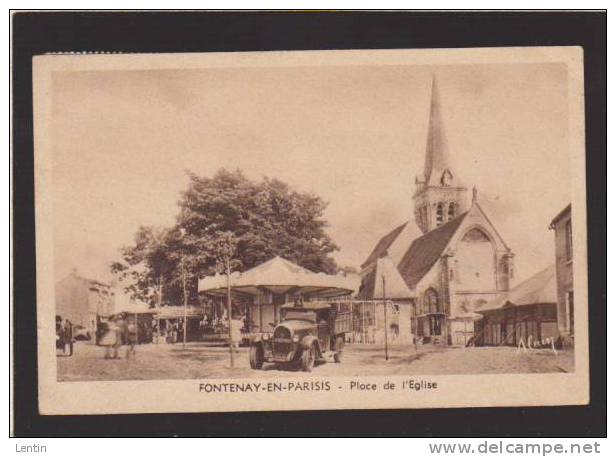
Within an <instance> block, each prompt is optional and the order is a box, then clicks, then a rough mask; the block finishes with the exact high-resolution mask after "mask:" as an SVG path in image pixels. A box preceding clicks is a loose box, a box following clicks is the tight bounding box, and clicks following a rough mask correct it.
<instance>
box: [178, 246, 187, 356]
mask: <svg viewBox="0 0 616 457" xmlns="http://www.w3.org/2000/svg"><path fill="white" fill-rule="evenodd" d="M180 263H181V265H182V289H183V291H184V325H183V328H184V331H183V332H182V337H183V341H182V349H186V319H187V317H188V298H187V296H186V271H185V270H184V254H182V259H181V260H180Z"/></svg>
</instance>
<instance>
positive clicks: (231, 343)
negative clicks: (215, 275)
mask: <svg viewBox="0 0 616 457" xmlns="http://www.w3.org/2000/svg"><path fill="white" fill-rule="evenodd" d="M229 248H230V246H229ZM230 263H231V262H230V259H229V256H226V257H225V269H226V273H227V315H228V316H229V362H230V364H231V368H233V365H234V360H233V333H232V331H231V317H232V314H231V313H232V310H231V278H230V277H231V265H230Z"/></svg>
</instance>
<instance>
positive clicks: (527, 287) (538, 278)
mask: <svg viewBox="0 0 616 457" xmlns="http://www.w3.org/2000/svg"><path fill="white" fill-rule="evenodd" d="M556 301H557V300H556V266H555V265H551V266H549V267H548V268H546V269H545V270H542V271H540V272H539V273H537V274H535V275H533V276H531V277H530V278H528V279H527V280H526V281H523V282H521V283H520V284H518V285H517V286H515V287H514V288H513V289H511V290H510V291H508V292H506V293H505V294H503V295H501V296H500V297H498V298H496V299H494V300H492V301H490V302H488V303H486V304H485V305H484V306H482V307H481V308H479V309H476V310H475V311H477V312H478V313H484V312H486V311H492V310H495V309H499V308H503V307H505V306H523V305H532V304H535V303H556Z"/></svg>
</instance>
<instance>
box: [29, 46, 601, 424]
mask: <svg viewBox="0 0 616 457" xmlns="http://www.w3.org/2000/svg"><path fill="white" fill-rule="evenodd" d="M33 69H34V70H33V83H34V113H35V123H34V135H35V138H34V140H35V183H36V186H35V187H36V243H37V246H36V248H37V249H36V261H37V301H38V303H37V326H38V379H39V410H40V413H41V414H53V415H58V414H59V415H62V414H112V413H150V412H152V413H154V412H219V411H275V410H321V409H374V408H378V409H387V408H396V409H400V408H404V409H408V408H411V409H412V408H453V407H504V406H549V405H582V404H587V403H588V399H589V369H588V359H589V353H588V352H589V346H588V325H587V323H588V299H587V296H588V293H587V252H586V246H587V240H586V182H585V148H584V144H585V143H584V115H583V114H584V91H583V87H584V84H583V79H584V78H583V53H582V49H581V48H576V47H526V48H485V49H480V48H478V49H424V50H378V51H302V52H253V53H209V54H125V55H87V54H86V55H80V54H63V55H44V56H38V57H35V58H34V61H33Z"/></svg>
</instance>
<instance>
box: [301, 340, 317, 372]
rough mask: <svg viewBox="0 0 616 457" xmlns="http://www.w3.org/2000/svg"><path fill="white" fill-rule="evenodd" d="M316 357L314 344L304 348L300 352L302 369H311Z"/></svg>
mask: <svg viewBox="0 0 616 457" xmlns="http://www.w3.org/2000/svg"><path fill="white" fill-rule="evenodd" d="M315 359H316V350H315V348H314V345H311V346H310V347H309V348H307V349H304V352H302V371H312V367H314V360H315Z"/></svg>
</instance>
